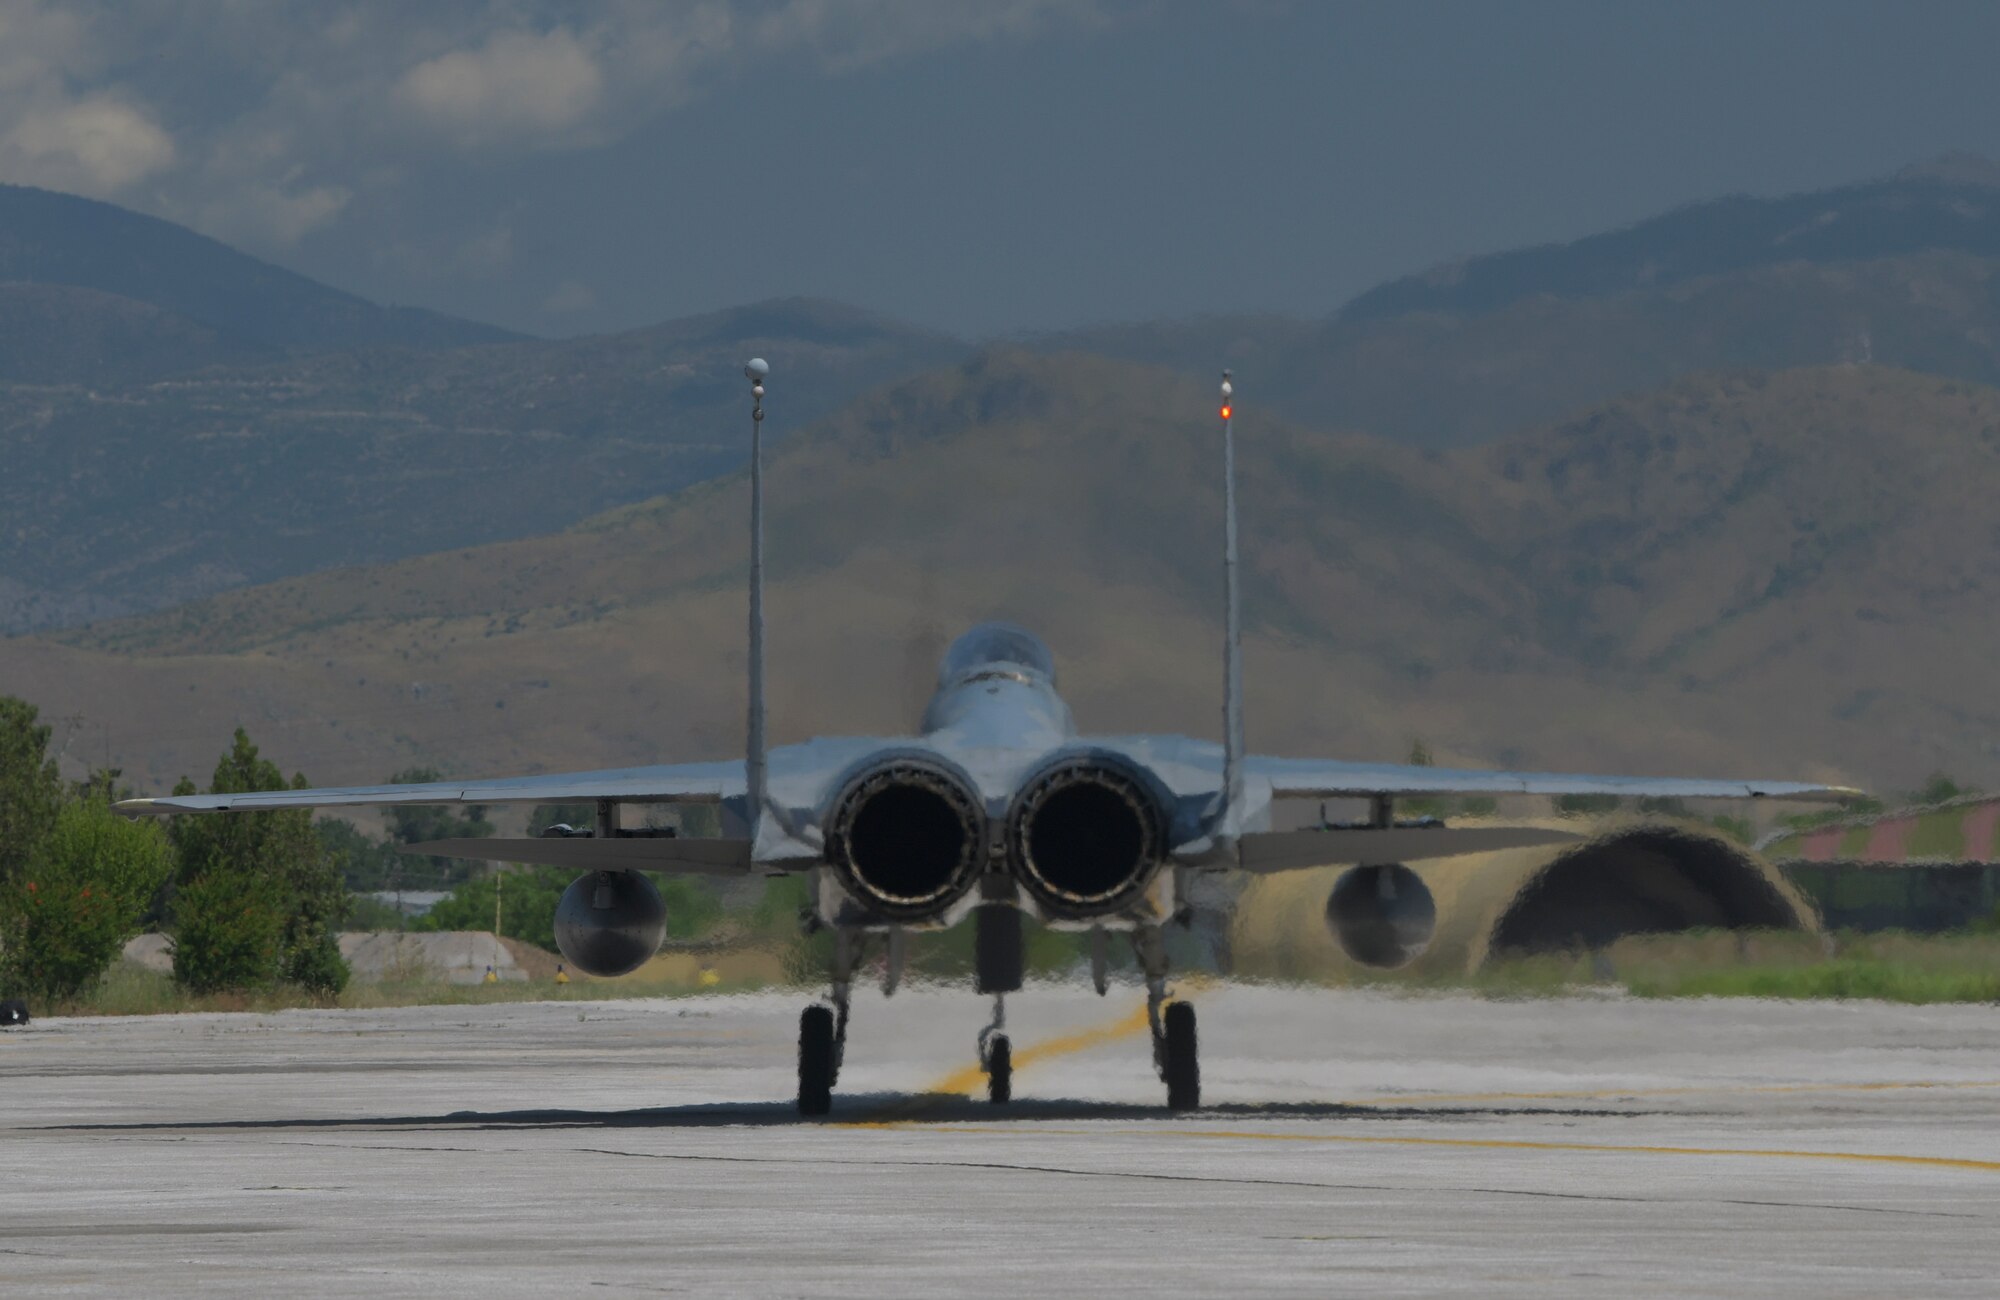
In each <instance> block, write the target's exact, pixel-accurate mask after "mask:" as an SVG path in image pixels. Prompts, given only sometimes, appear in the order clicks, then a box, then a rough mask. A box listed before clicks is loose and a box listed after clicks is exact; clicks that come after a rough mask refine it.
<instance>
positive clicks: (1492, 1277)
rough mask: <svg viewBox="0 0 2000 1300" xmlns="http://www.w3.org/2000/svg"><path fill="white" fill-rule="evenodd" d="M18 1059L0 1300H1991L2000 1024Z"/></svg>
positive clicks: (490, 1031) (1694, 1011)
mask: <svg viewBox="0 0 2000 1300" xmlns="http://www.w3.org/2000/svg"><path fill="white" fill-rule="evenodd" d="M1193 997H1194V1000H1195V1002H1196V1005H1197V1007H1198V1008H1199V1011H1200V1016H1201V1020H1200V1030H1201V1038H1202V1060H1203V1072H1204V1091H1205V1097H1204V1100H1205V1102H1206V1103H1208V1108H1207V1109H1205V1110H1203V1111H1202V1112H1200V1113H1199V1114H1194V1115H1169V1114H1167V1113H1166V1112H1165V1111H1164V1110H1163V1109H1162V1108H1161V1106H1160V1103H1161V1101H1162V1099H1163V1089H1162V1087H1161V1085H1160V1084H1159V1083H1158V1081H1157V1080H1156V1079H1155V1078H1154V1077H1153V1074H1152V1071H1151V1063H1150V1050H1149V1045H1148V1041H1147V1038H1146V1035H1145V1032H1144V1016H1143V1009H1142V1008H1143V994H1142V993H1141V992H1140V991H1139V990H1137V989H1135V988H1130V987H1126V988H1114V989H1113V990H1112V994H1111V996H1110V997H1109V998H1107V999H1104V1000H1101V1001H1100V1000H1099V999H1097V998H1096V997H1094V996H1093V995H1091V994H1090V993H1089V992H1088V991H1087V990H1085V991H1077V990H1074V989H1068V988H1031V989H1029V990H1027V991H1026V992H1024V993H1021V994H1018V995H1015V996H1014V997H1011V998H1010V999H1009V1000H1008V1008H1007V1011H1008V1027H1009V1030H1010V1032H1011V1033H1012V1035H1013V1041H1014V1044H1015V1059H1016V1061H1017V1062H1018V1063H1019V1068H1018V1071H1017V1074H1016V1078H1015V1093H1016V1096H1017V1098H1019V1100H1018V1101H1017V1102H1016V1103H1015V1104H1013V1105H1012V1106H1008V1107H994V1106H991V1105H988V1104H986V1103H985V1102H984V1101H983V1100H973V1099H970V1098H968V1097H966V1096H965V1095H963V1093H962V1092H961V1093H960V1095H956V1096H954V1095H952V1094H953V1093H954V1092H955V1091H957V1090H972V1089H977V1088H978V1087H980V1079H979V1076H978V1075H977V1073H976V1072H974V1071H971V1070H968V1069H967V1067H968V1066H969V1065H970V1063H971V1061H972V1055H973V1043H974V1036H975V1033H976V1031H977V1030H978V1028H979V1026H980V1025H981V1024H982V1023H983V1021H984V1019H985V1016H986V1010H987V1008H986V1004H985V1001H984V1000H983V999H979V998H976V997H974V996H972V995H971V994H970V993H965V992H959V991H955V990H953V991H943V990H927V989H905V990H904V991H903V992H901V993H898V994H897V995H896V997H895V998H894V999H893V1000H891V1001H889V1002H887V1003H884V1002H883V1000H882V999H881V997H880V996H879V995H877V994H874V993H866V994H864V995H862V996H860V997H859V998H858V999H857V1002H856V1007H855V1020H854V1024H853V1029H852V1034H851V1038H850V1042H849V1045H848V1058H847V1066H846V1069H845V1071H844V1073H843V1076H842V1079H841V1089H840V1096H839V1098H838V1100H837V1103H836V1110H835V1114H834V1116H833V1117H832V1118H831V1120H829V1121H817V1122H804V1121H800V1120H799V1119H798V1118H797V1116H796V1115H795V1113H794V1110H793V1106H792V1103H791V1094H792V1089H793V1076H792V1070H793V1048H794V1043H795V1040H796V1032H797V1016H798V1010H799V1008H800V1006H801V1005H802V1004H803V999H802V997H801V996H799V995H757V996H749V997H706V998H688V999H681V1000H647V1001H631V1002H610V1003H607V1002H547V1003H530V1004H512V1005H496V1006H485V1007H475V1006H453V1007H423V1008H410V1009H400V1010H391V1011H325V1012H286V1013H281V1014H270V1015H257V1014H243V1015H187V1016H161V1017H132V1018H112V1019H49V1020H42V1021H38V1022H36V1023H35V1024H33V1025H32V1026H30V1027H28V1028H27V1029H25V1030H18V1031H9V1032H4V1033H0V1098H4V1108H3V1109H4V1113H0V1294H5V1295H10V1296H11V1295H21V1294H38V1293H66V1292H81V1293H102V1292H114V1291H115V1292H119V1293H124V1294H149V1295H158V1294H195V1293H200V1294H204V1295H257V1296H266V1295H278V1294H315V1295H363V1294H366V1295H425V1296H459V1295H468V1296H469V1295H517V1294H581V1293H585V1292H586V1291H588V1293H590V1294H614V1295H615V1294H620V1293H630V1294H659V1293H667V1294H681V1293H686V1294H699V1295H734V1294H743V1295H829V1296H871V1297H876V1296H903V1295H940V1294H964V1293H975V1292H976V1293H981V1294H984V1295H995V1294H999V1295H1009V1294H1015V1293H1019V1294H1022V1295H1027V1296H1038V1295H1054V1294H1072V1293H1075V1292H1079V1291H1085V1290H1087V1291H1091V1292H1096V1293H1105V1294H1135V1295H1137V1294H1144V1295H1157V1294H1162V1293H1169V1294H1218V1293H1232V1292H1233V1293H1237V1294H1299V1295H1307V1294H1311V1295H1322V1294H1327V1293H1329V1292H1338V1293H1361V1294H1368V1295H1438V1294H1462V1295H1495V1294H1518V1295H1537V1296H1560V1295H1590V1296H1601V1295H1742V1294H1747V1293H1756V1294H1774V1293H1782V1294H1799V1295H1815V1296H1882V1295H1892V1294H1924V1295H1932V1296H1942V1295H1981V1296H1984V1295H1991V1294H1994V1293H1995V1291H1996V1290H2000V1009H1995V1008H1990V1007H1982V1006H1957V1007H1894V1006H1886V1005H1882V1004H1878V1003H1819V1004H1812V1003H1776V1002H1753V1001H1745V1000H1708V1001H1686V1002H1648V1001H1641V1000H1635V999H1626V998H1619V997H1609V996H1607V997H1604V998H1589V997H1585V998H1570V999H1562V1000H1522V1001H1485V1000H1480V999H1476V998H1467V997H1429V996H1398V995H1394V994H1386V993H1357V992H1327V991H1322V990H1292V989H1274V988H1254V987H1241V986H1214V987H1207V988H1203V989H1200V990H1199V991H1197V992H1195V993H1194V994H1193Z"/></svg>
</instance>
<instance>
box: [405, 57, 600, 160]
mask: <svg viewBox="0 0 2000 1300" xmlns="http://www.w3.org/2000/svg"><path fill="white" fill-rule="evenodd" d="M395 94H396V99H397V101H398V103H400V104H402V105H403V106H405V107H407V108H409V109H411V110H412V111H413V112H414V113H415V114H416V115H417V116H418V118H419V119H421V121H422V122H423V123H424V124H426V125H428V126H430V127H432V128H433V129H435V130H437V131H439V132H441V133H443V134H444V135H446V136H447V137H448V138H449V139H451V140H452V141H453V142H455V143H457V144H459V145H461V146H463V147H466V148H472V149H484V148H499V147H507V146H517V145H521V144H531V145H539V144H567V143H575V144H586V143H591V142H594V141H595V139H596V138H597V134H596V131H595V130H594V129H593V128H594V126H595V124H596V117H597V114H598V112H599V110H600V109H601V108H602V107H603V106H604V101H605V86H604V74H603V72H602V71H601V70H600V69H599V68H598V66H597V60H596V58H595V56H594V55H593V54H592V52H591V51H590V50H589V49H587V48H586V47H585V45H584V43H583V42H581V41H579V40H578V39H577V37H576V34H575V33H574V32H572V31H570V30H569V29H568V28H566V27H557V28H554V29H552V30H550V31H547V32H542V33H535V32H523V31H506V32H499V33H496V34H494V35H493V36H490V37H488V38H487V39H486V40H485V41H484V42H483V43H482V44H480V45H479V46H478V47H477V48H475V49H463V50H453V51H451V52H450V53H448V54H441V55H438V56H437V57H436V58H433V59H426V60H425V61H423V62H422V63H419V64H417V65H416V66H415V67H413V68H411V69H409V71H407V72H405V73H404V74H403V76H402V79H401V80H400V81H398V82H397V84H396V90H395Z"/></svg>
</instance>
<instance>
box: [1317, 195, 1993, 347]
mask: <svg viewBox="0 0 2000 1300" xmlns="http://www.w3.org/2000/svg"><path fill="white" fill-rule="evenodd" d="M1976 175H1978V173H1973V172H1966V171H1960V172H1951V171H1940V170H1938V169H1929V170H1925V169H1918V168H1913V169H1911V170H1910V172H1907V173H1905V174H1904V175H1902V176H1898V177H1893V178H1891V179H1888V180H1880V181H1870V182H1866V183H1863V184H1859V185H1848V186H1842V187H1840V188H1838V189H1832V190H1818V191H1813V192H1810V193H1805V194H1789V195H1785V196H1782V197H1778V198H1753V197H1751V196H1748V195H1731V196H1730V197H1728V198H1722V199H1715V200H1712V201H1710V202H1707V203H1695V204H1691V205H1689V206H1687V207H1684V208H1679V209H1676V210H1675V211H1673V212H1668V213H1665V214H1664V215H1661V216H1658V217H1653V218H1651V219H1650V220H1646V221H1641V222H1639V223H1637V224H1636V225H1632V226H1627V227H1625V228H1624V229H1622V230H1613V231H1607V232H1605V233H1604V234H1600V235H1591V236H1589V237H1587V238H1584V239H1578V240H1573V241H1571V242H1569V243H1564V244H1544V245H1541V246H1539V247H1536V248H1522V249H1514V250H1510V251H1508V252H1502V253H1491V254H1487V255H1485V256H1481V257H1472V258H1467V259H1465V260H1463V261H1459V262H1454V263H1449V264H1447V265H1445V266H1441V267H1437V268H1434V269H1432V270H1430V271H1426V272H1424V273H1422V274H1419V275H1412V276H1405V277H1403V278H1402V279H1399V280H1392V281H1390V282H1389V283H1387V284H1384V285H1380V286H1378V287H1376V288H1374V289H1371V290H1369V291H1368V292H1367V293H1364V294H1362V295H1361V296H1359V297H1357V298H1355V299H1354V300H1353V301H1352V302H1350V303H1348V304H1347V305H1346V306H1345V307H1343V308H1342V309H1341V312H1340V319H1341V320H1344V321H1348V322H1358V321H1367V320H1383V319H1386V318H1388V317H1391V316H1401V315H1405V314H1407V313H1409V312H1419V311H1420V312H1447V313H1451V314H1454V315H1468V314H1476V313H1480V312H1489V311H1495V310H1497V309H1499V308H1501V307H1505V306H1508V305H1510V304H1512V303H1516V302H1519V301H1521V300H1522V299H1524V298H1533V297H1544V296H1555V297H1563V298H1585V297H1609V296H1614V295H1618V294H1624V293H1630V292H1632V291H1634V290H1642V289H1660V288H1667V287H1670V286H1672V285H1676V284H1683V283H1686V282H1688V281H1692V280H1696V279H1701V278H1704V277H1708V276H1714V275H1727V274H1731V273H1734V272H1738V271H1743V270H1748V269H1750V268H1753V267H1770V266H1780V265H1786V264H1789V263H1795V262H1811V263H1816V264H1821V265H1824V264H1828V263H1834V262H1863V261H1875V260H1878V259H1881V258H1885V257H1896V256H1901V255H1903V254H1907V253H1916V252H1927V251H1933V250H1956V251H1961V252H1966V253H1971V254H1974V255H1976V256H1979V257H1996V256H2000V186H1995V185H1994V184H1992V183H1990V182H1982V181H1981V180H1978V179H1974V177H1975V176H1976Z"/></svg>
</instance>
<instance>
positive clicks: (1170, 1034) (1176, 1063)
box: [1160, 1002, 1201, 1110]
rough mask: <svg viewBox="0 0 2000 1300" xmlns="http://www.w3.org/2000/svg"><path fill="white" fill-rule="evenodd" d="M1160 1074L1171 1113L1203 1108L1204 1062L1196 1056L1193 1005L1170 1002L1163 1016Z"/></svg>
mask: <svg viewBox="0 0 2000 1300" xmlns="http://www.w3.org/2000/svg"><path fill="white" fill-rule="evenodd" d="M1160 1019H1161V1034H1160V1074H1161V1076H1162V1077H1163V1078H1165V1079H1166V1081H1167V1109H1168V1110H1199V1109H1201V1061H1200V1059H1199V1057H1198V1056H1197V1055H1196V1053H1195V1038H1194V1005H1193V1004H1192V1003H1188V1002H1169V1003H1168V1004H1167V1009H1166V1013H1165V1014H1164V1015H1163V1016H1161V1018H1160Z"/></svg>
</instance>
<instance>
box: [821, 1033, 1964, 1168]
mask: <svg viewBox="0 0 2000 1300" xmlns="http://www.w3.org/2000/svg"><path fill="white" fill-rule="evenodd" d="M1146 1029H1147V1019H1146V1008H1145V1006H1144V1005H1141V1006H1139V1007H1137V1008H1135V1009H1134V1010H1133V1011H1132V1012H1131V1013H1130V1014H1128V1015H1125V1016H1123V1017H1121V1018H1119V1019H1118V1020H1115V1021H1112V1022H1110V1023H1108V1024H1104V1025H1099V1026H1097V1027H1095V1028H1091V1029H1081V1030H1077V1031H1075V1032H1073V1033H1068V1034H1063V1035H1060V1036H1058V1037H1055V1038H1051V1039H1048V1040H1046V1041H1044V1042H1040V1043H1035V1044H1033V1045H1031V1046H1028V1047H1024V1048H1021V1049H1020V1050H1019V1051H1017V1052H1015V1053H1014V1068H1015V1069H1016V1070H1019V1069H1021V1068H1022V1067H1024V1066H1027V1065H1032V1064H1034V1063H1035V1062H1038V1061H1046V1060H1050V1059H1052V1058H1055V1057H1060V1056H1068V1055H1071V1054H1073V1053H1076V1052H1081V1051H1086V1050H1088V1049H1090V1048H1092V1047H1097V1046H1100V1045H1102V1044H1105V1043H1110V1042H1115V1041H1117V1040H1119V1039H1123V1038H1130V1037H1132V1036H1134V1035H1137V1034H1141V1033H1144V1032H1146ZM985 1077H986V1076H985V1072H984V1071H983V1070H981V1069H980V1067H978V1066H977V1065H972V1066H967V1067H966V1068H965V1069H962V1070H958V1071H955V1072H953V1073H951V1074H949V1075H946V1076H945V1077H944V1078H942V1079H939V1080H938V1081H937V1082H936V1083H933V1084H932V1085H931V1086H930V1087H929V1088H928V1089H926V1090H925V1092H926V1093H927V1094H928V1095H931V1096H936V1095H939V1094H952V1093H957V1094H960V1095H968V1094H971V1093H974V1092H976V1091H977V1090H978V1088H979V1086H980V1084H981V1083H982V1082H983V1081H984V1079H985ZM1925 1088H1936V1089H1954V1088H2000V1082H1989V1081H1966V1082H1954V1083H1947V1082H1923V1081H1900V1082H1899V1081H1884V1082H1875V1083H1824V1084H1818V1083H1797V1084H1751V1085H1732V1084H1718V1085H1716V1086H1714V1087H1700V1086H1692V1087H1677V1088H1592V1089H1579V1090H1575V1091H1550V1092H1486V1093H1429V1094H1423V1093H1410V1094H1405V1095H1401V1096H1396V1097H1377V1098H1366V1099H1356V1100H1352V1101H1342V1102H1337V1103H1335V1104H1337V1105H1343V1106H1354V1107H1357V1108H1362V1107H1385V1106H1409V1105H1424V1104H1434V1103H1440V1102H1444V1103H1450V1102H1482V1101H1561V1100H1583V1099H1590V1098H1600V1099H1601V1098H1613V1097H1658V1096H1684V1095H1695V1094H1703V1093H1730V1092H1745V1093H1790V1092H1884V1091H1892V1090H1895V1089H1925ZM911 1105H912V1106H915V1107H921V1105H922V1101H921V1098H912V1099H911ZM850 1126H851V1127H854V1128H900V1129H915V1130H923V1131H931V1132H948V1133H995V1134H998V1133H1009V1132H1015V1133H1018V1132H1019V1131H1020V1130H1018V1129H1010V1128H1004V1127H995V1126H991V1125H978V1124H962V1123H950V1122H945V1123H939V1122H926V1121H923V1120H918V1119H915V1118H902V1119H898V1118H892V1117H890V1116H879V1117H875V1118H871V1119H866V1120H858V1121H851V1122H850ZM1034 1131H1035V1132H1036V1133H1055V1134H1064V1135H1070V1136H1099V1137H1101V1136H1104V1135H1106V1134H1107V1133H1135V1134H1148V1135H1158V1136H1168V1137H1188V1138H1202V1139H1207V1140H1210V1141H1235V1142H1307V1143H1311V1142H1318V1143H1345V1144H1348V1145H1353V1146H1417V1147H1450V1148H1457V1149H1460V1150H1467V1149H1470V1150H1486V1151H1569V1152H1585V1153H1598V1154H1607V1155H1611V1154H1615V1155H1659V1156H1711V1157H1712V1156H1748V1157H1755V1158H1758V1159H1782V1160H1823V1161H1824V1160H1832V1161H1848V1162H1860V1163H1868V1164H1887V1165H1904V1166H1914V1167H1918V1168H1928V1169H1962V1170H1969V1171H1973V1172H1977V1173H2000V1160H1970V1159H1964V1158H1959V1157H1952V1156H1913V1155H1897V1154H1890V1153H1882V1152H1869V1151H1801V1150H1793V1149H1789V1148H1759V1147H1683V1146H1649V1145H1635V1144H1625V1143H1616V1142H1538V1141H1532V1140H1527V1139H1510V1138H1444V1137H1416V1136H1398V1135H1390V1134H1359V1133H1261V1132H1253V1131H1250V1130H1245V1129H1213V1128H1182V1127H1175V1128H1156V1127H1153V1126H1150V1125H1148V1126H1146V1127H1143V1128H1129V1129H1076V1128H1055V1127H1051V1126H1045V1125H1040V1124H1038V1125H1036V1126H1035V1128H1034Z"/></svg>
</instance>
